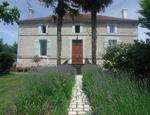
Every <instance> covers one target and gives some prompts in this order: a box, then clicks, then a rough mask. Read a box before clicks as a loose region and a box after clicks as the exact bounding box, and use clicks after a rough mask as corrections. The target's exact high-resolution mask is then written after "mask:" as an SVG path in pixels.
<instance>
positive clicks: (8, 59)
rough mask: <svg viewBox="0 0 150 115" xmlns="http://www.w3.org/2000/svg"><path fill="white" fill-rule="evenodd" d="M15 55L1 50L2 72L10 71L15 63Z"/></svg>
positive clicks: (0, 69) (0, 67)
mask: <svg viewBox="0 0 150 115" xmlns="http://www.w3.org/2000/svg"><path fill="white" fill-rule="evenodd" d="M13 62H14V57H13V55H11V54H10V53H8V52H0V74H1V73H8V72H9V71H10V67H11V66H12V65H13Z"/></svg>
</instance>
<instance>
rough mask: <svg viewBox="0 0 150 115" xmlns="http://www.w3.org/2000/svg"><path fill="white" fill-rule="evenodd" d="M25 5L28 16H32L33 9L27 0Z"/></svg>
mask: <svg viewBox="0 0 150 115" xmlns="http://www.w3.org/2000/svg"><path fill="white" fill-rule="evenodd" d="M27 6H28V18H33V14H34V10H33V8H32V6H31V3H30V2H29V0H27Z"/></svg>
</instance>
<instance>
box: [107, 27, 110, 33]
mask: <svg viewBox="0 0 150 115" xmlns="http://www.w3.org/2000/svg"><path fill="white" fill-rule="evenodd" d="M107 33H110V26H109V25H107Z"/></svg>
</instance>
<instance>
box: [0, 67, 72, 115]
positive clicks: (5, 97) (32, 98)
mask: <svg viewBox="0 0 150 115" xmlns="http://www.w3.org/2000/svg"><path fill="white" fill-rule="evenodd" d="M55 69H56V68H55ZM61 69H62V68H61ZM73 84H74V75H73V74H72V73H69V72H64V73H63V72H60V71H58V70H57V71H56V70H55V71H51V70H50V69H49V68H47V69H46V68H44V69H42V70H40V71H39V72H30V73H11V74H8V75H5V76H1V78H0V95H1V96H0V114H2V115H5V114H11V115H13V114H14V115H15V114H19V115H26V114H28V115H38V114H40V115H42V114H46V115H60V114H61V115H66V114H67V108H68V106H69V101H70V97H71V91H72V86H73Z"/></svg>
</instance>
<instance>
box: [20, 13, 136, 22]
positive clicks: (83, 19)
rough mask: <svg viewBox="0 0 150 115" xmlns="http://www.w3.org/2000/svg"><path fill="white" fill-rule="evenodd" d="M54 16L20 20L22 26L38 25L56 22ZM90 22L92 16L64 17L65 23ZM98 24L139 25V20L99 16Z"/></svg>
mask: <svg viewBox="0 0 150 115" xmlns="http://www.w3.org/2000/svg"><path fill="white" fill-rule="evenodd" d="M53 20H54V18H53V16H49V17H40V18H31V19H23V20H20V21H19V23H20V24H24V23H34V22H35V23H38V22H54V21H53ZM73 21H74V22H90V21H91V15H90V14H82V15H78V16H76V17H74V18H71V17H70V16H69V15H65V16H64V22H73ZM97 22H117V23H135V24H136V23H137V20H133V19H123V18H117V17H110V16H102V15H97Z"/></svg>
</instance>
